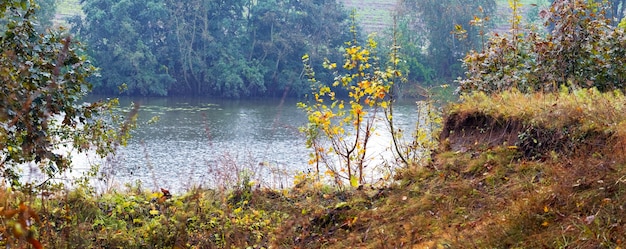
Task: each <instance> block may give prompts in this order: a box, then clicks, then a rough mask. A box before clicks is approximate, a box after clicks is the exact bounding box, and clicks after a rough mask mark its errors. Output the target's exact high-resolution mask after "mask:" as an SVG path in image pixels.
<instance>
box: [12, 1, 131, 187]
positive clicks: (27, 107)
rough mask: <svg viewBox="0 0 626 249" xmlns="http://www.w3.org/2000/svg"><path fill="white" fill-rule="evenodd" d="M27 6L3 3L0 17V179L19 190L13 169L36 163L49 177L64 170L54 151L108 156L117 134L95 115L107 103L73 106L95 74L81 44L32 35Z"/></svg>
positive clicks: (66, 163) (30, 4)
mask: <svg viewBox="0 0 626 249" xmlns="http://www.w3.org/2000/svg"><path fill="white" fill-rule="evenodd" d="M35 13H36V5H35V3H34V1H27V0H24V1H21V2H19V1H3V2H2V3H0V17H1V19H2V20H4V21H6V25H5V27H4V28H3V29H2V30H3V31H4V32H2V33H1V34H0V81H2V86H3V87H2V88H1V90H0V91H1V93H0V124H1V125H0V160H1V161H0V173H1V174H2V177H3V178H4V180H6V181H9V182H10V183H11V184H13V185H20V181H19V180H20V174H19V169H18V165H19V164H23V163H28V162H35V163H37V165H38V166H39V167H40V169H41V170H42V172H43V173H45V174H46V175H47V176H48V177H50V178H52V177H54V176H56V175H57V174H59V173H61V172H64V171H65V170H67V169H69V168H70V167H71V160H70V158H69V155H66V154H64V153H63V152H60V151H59V149H61V148H75V149H76V150H78V151H79V152H82V151H86V150H89V149H94V148H95V149H96V152H97V153H98V154H99V155H101V156H105V155H107V154H108V153H110V152H112V148H113V146H112V145H113V144H114V143H116V141H117V140H116V139H115V138H116V134H126V133H125V132H123V131H122V132H120V133H115V132H114V129H113V126H112V124H111V123H109V122H106V121H104V119H103V118H102V116H101V115H103V114H104V113H106V111H107V110H110V108H111V105H112V103H110V102H106V103H105V102H97V103H91V104H82V105H78V104H77V103H78V101H79V100H80V99H81V97H83V96H84V95H85V94H87V92H88V91H89V90H90V89H91V85H90V84H89V83H88V82H87V78H88V77H89V76H90V75H92V74H93V73H94V72H95V68H94V67H93V66H92V65H91V63H90V62H89V61H88V60H87V59H86V57H85V56H84V53H83V50H82V48H81V46H80V43H78V42H76V41H75V40H74V39H72V38H71V37H70V36H62V35H61V34H60V33H59V32H58V31H55V30H50V31H49V32H46V33H39V32H38V31H37V29H35V25H34V21H33V18H34V16H35Z"/></svg>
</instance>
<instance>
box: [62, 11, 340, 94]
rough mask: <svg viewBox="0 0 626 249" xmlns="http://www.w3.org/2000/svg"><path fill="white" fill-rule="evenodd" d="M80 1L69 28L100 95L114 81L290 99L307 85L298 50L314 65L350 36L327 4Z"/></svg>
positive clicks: (131, 86)
mask: <svg viewBox="0 0 626 249" xmlns="http://www.w3.org/2000/svg"><path fill="white" fill-rule="evenodd" d="M81 4H82V9H83V11H84V13H85V15H84V17H83V18H80V17H77V18H74V19H73V20H71V22H72V24H73V25H72V26H73V33H75V34H76V35H78V37H79V38H80V39H81V40H82V41H84V42H86V43H87V44H88V47H89V51H90V52H89V56H90V57H91V58H92V59H93V61H94V64H95V65H97V66H98V67H99V68H100V75H101V77H95V78H93V79H92V82H93V84H94V90H95V92H99V93H118V88H119V87H120V86H122V85H123V86H124V87H125V88H126V93H127V94H134V95H162V96H165V95H170V94H194V95H213V96H223V97H246V96H273V95H282V94H284V93H287V94H290V95H299V94H302V93H303V92H306V91H308V90H309V87H308V84H307V81H306V79H305V77H303V75H302V72H303V65H302V59H301V58H302V55H304V54H305V53H308V54H310V55H311V58H312V60H314V61H317V62H318V63H314V64H316V65H320V66H321V64H322V63H321V62H322V61H323V59H324V58H325V57H332V56H333V55H334V54H337V53H336V52H337V51H338V49H339V48H340V47H341V46H343V45H344V44H343V42H344V41H347V40H350V36H349V25H350V15H349V13H347V12H346V11H345V10H344V9H343V8H342V7H341V5H339V4H337V3H336V1H335V0H268V1H256V0H212V1H208V0H188V1H179V0H82V1H81ZM320 71H322V70H320ZM320 77H324V76H323V75H320ZM326 77H332V76H330V75H327V76H326Z"/></svg>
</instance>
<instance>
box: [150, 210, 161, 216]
mask: <svg viewBox="0 0 626 249" xmlns="http://www.w3.org/2000/svg"><path fill="white" fill-rule="evenodd" d="M158 214H159V210H155V209H152V210H150V215H158Z"/></svg>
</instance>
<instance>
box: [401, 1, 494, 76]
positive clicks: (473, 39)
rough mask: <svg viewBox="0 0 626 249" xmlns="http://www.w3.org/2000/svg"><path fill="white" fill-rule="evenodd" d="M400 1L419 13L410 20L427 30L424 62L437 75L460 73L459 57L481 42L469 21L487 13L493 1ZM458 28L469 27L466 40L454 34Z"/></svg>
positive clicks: (491, 9)
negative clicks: (425, 61) (415, 17)
mask: <svg viewBox="0 0 626 249" xmlns="http://www.w3.org/2000/svg"><path fill="white" fill-rule="evenodd" d="M401 4H402V6H403V8H405V9H407V10H411V11H414V12H415V13H418V14H419V21H416V22H413V23H414V25H423V27H424V28H425V29H426V37H427V40H428V44H427V45H426V52H427V57H428V59H427V61H428V65H429V66H430V67H431V68H432V69H434V70H435V72H436V74H437V75H436V76H437V77H438V78H455V77H456V76H458V75H459V74H460V73H461V63H460V61H459V60H460V59H461V58H463V56H464V55H465V53H467V52H468V51H470V50H471V49H476V48H478V47H480V46H481V45H482V43H481V39H480V36H479V33H480V30H479V29H477V28H474V27H471V26H469V23H470V21H472V20H474V17H475V16H477V15H483V16H490V15H491V14H492V13H493V12H494V11H495V7H496V3H495V1H494V0H403V1H402V3H401ZM481 9H482V13H481V11H480V10H481ZM479 18H482V17H480V16H479ZM468 26H469V27H468ZM459 27H468V28H467V33H466V34H465V35H466V37H467V38H466V39H463V40H459V39H457V38H456V37H455V35H454V34H453V32H454V31H455V30H458V29H459Z"/></svg>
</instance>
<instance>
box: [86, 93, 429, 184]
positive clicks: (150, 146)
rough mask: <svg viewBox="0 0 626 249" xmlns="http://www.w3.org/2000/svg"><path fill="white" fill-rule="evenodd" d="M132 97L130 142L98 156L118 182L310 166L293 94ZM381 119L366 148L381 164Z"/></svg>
mask: <svg viewBox="0 0 626 249" xmlns="http://www.w3.org/2000/svg"><path fill="white" fill-rule="evenodd" d="M131 101H135V102H137V103H139V104H140V112H139V121H138V122H139V123H140V126H139V127H138V129H137V130H135V131H134V132H133V137H132V139H131V141H129V143H128V146H126V147H122V148H120V149H119V151H118V155H117V156H116V157H114V158H110V159H109V160H107V161H105V162H104V163H103V164H104V165H105V166H104V167H103V170H104V171H105V172H107V173H109V174H110V175H112V179H114V180H115V181H116V182H118V183H129V182H136V181H137V180H140V181H141V182H142V183H143V185H144V186H145V187H149V188H157V187H163V188H171V189H180V188H187V187H190V186H192V185H202V186H209V187H211V186H216V185H218V186H219V185H221V184H235V183H236V181H238V180H239V179H240V178H239V177H241V176H243V175H244V174H246V173H247V174H255V175H256V176H257V178H256V179H253V180H255V181H257V182H258V183H260V184H263V185H264V186H268V187H281V186H283V187H284V186H287V185H290V184H291V183H292V181H293V175H294V174H295V173H296V172H302V171H307V170H309V165H308V164H307V162H308V160H309V153H310V150H309V149H307V148H306V146H305V137H304V136H303V135H302V134H300V133H299V132H298V127H300V126H303V125H304V124H305V123H306V121H307V118H306V115H305V113H304V112H303V111H302V110H299V109H298V108H297V107H296V101H295V100H286V101H285V102H284V104H282V105H281V104H280V102H281V101H280V99H273V100H223V99H210V98H178V97H167V98H134V99H132V100H131V99H130V98H121V99H120V106H129V105H130V103H131ZM416 112H417V111H416V107H415V104H414V102H408V103H402V104H397V105H396V108H395V117H394V120H395V121H396V122H397V124H398V125H399V127H403V129H405V130H410V128H411V127H412V126H413V125H414V123H415V122H416V121H417V120H416V115H415V114H416ZM154 116H159V120H158V122H156V123H154V124H149V125H148V124H143V123H145V122H146V121H147V120H149V119H151V118H152V117H154ZM378 126H379V127H378V132H376V135H375V137H374V138H373V139H372V143H371V147H370V148H368V149H369V150H370V151H373V153H372V154H370V157H371V158H373V159H374V160H376V163H377V164H380V163H382V162H383V161H385V160H389V159H390V158H391V156H390V154H389V153H390V151H389V149H388V148H389V145H390V139H389V137H388V136H386V135H384V134H386V132H385V129H386V128H385V126H384V125H382V124H379V125H378ZM409 134H410V133H409ZM85 160H87V158H84V157H77V158H76V159H75V163H76V168H78V169H84V168H87V166H86V164H87V162H86V161H85ZM91 160H93V159H91ZM372 168H373V167H372ZM372 178H374V177H372Z"/></svg>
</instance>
